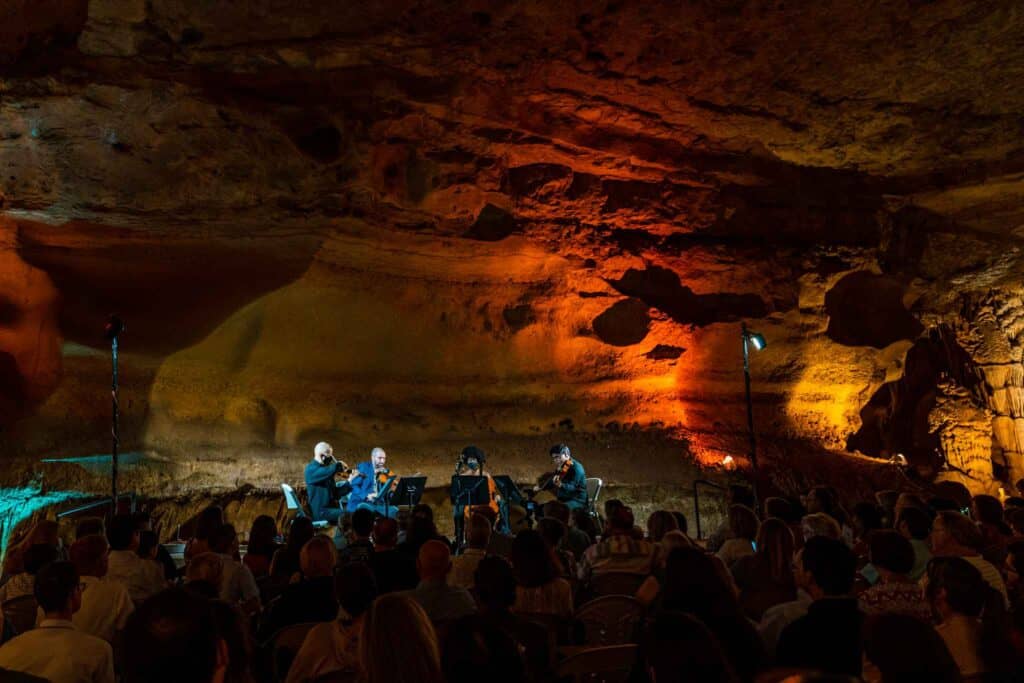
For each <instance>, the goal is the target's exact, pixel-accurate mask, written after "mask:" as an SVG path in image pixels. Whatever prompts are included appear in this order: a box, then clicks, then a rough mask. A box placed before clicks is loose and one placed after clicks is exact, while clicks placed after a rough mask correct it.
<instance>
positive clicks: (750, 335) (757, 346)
mask: <svg viewBox="0 0 1024 683" xmlns="http://www.w3.org/2000/svg"><path fill="white" fill-rule="evenodd" d="M743 338H744V339H745V340H746V342H747V343H748V344H750V345H751V346H753V347H754V350H755V351H761V350H762V349H764V347H766V346H768V342H766V341H765V340H764V335H763V334H760V333H759V332H751V331H750V330H747V331H746V332H744V336H743Z"/></svg>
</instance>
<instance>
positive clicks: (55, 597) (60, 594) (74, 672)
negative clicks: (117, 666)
mask: <svg viewBox="0 0 1024 683" xmlns="http://www.w3.org/2000/svg"><path fill="white" fill-rule="evenodd" d="M35 597H36V601H37V602H38V603H39V607H40V608H41V609H42V610H43V615H44V617H43V620H42V621H41V622H40V624H39V626H38V627H37V628H34V629H32V630H30V631H26V632H25V633H23V634H21V635H20V636H17V637H15V638H14V639H13V640H11V641H9V642H8V643H6V644H4V645H3V647H0V667H3V668H4V669H9V670H11V671H19V672H22V673H26V674H31V675H33V676H39V677H40V678H44V679H46V680H48V681H50V683H79V682H81V681H90V682H95V683H114V653H113V651H112V650H111V648H110V644H109V643H107V642H106V641H104V640H102V639H100V638H97V637H96V636H93V635H89V634H87V633H83V632H81V631H79V630H78V629H77V628H76V627H75V625H74V623H73V622H72V618H73V617H74V614H75V612H77V611H78V610H79V609H80V608H81V606H82V585H81V583H80V582H79V577H78V572H77V571H75V566H74V565H73V564H71V563H70V562H60V561H58V562H51V563H50V564H47V565H46V566H45V567H42V568H41V569H40V570H39V573H38V574H37V575H36V581H35Z"/></svg>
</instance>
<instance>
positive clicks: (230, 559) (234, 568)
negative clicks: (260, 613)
mask: <svg viewBox="0 0 1024 683" xmlns="http://www.w3.org/2000/svg"><path fill="white" fill-rule="evenodd" d="M210 549H211V550H212V551H213V552H215V553H217V555H219V556H220V559H221V560H223V562H224V571H223V575H222V577H221V584H220V599H221V600H223V601H224V602H226V603H228V604H229V605H235V606H239V607H240V608H241V610H242V612H243V613H244V614H253V613H255V612H256V611H257V610H258V609H259V606H260V589H259V588H257V587H256V579H255V578H253V575H252V572H251V571H249V568H248V567H246V566H245V565H244V564H242V563H241V562H240V561H238V560H236V559H235V558H236V557H238V535H237V534H236V533H235V527H234V526H232V525H231V524H222V525H221V526H220V527H219V528H218V529H217V530H216V531H214V532H213V535H212V536H211V537H210Z"/></svg>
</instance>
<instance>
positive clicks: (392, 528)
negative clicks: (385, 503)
mask: <svg viewBox="0 0 1024 683" xmlns="http://www.w3.org/2000/svg"><path fill="white" fill-rule="evenodd" d="M396 545H398V522H397V521H395V520H394V519H392V518H391V517H381V518H379V519H377V520H376V521H375V522H374V523H373V549H374V550H376V551H377V552H383V551H385V550H393V549H394V547H395V546H396Z"/></svg>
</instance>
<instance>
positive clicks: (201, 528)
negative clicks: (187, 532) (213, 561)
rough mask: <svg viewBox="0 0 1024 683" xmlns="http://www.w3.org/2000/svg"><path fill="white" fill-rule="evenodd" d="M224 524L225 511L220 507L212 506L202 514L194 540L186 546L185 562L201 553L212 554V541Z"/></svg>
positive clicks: (198, 520) (190, 540) (194, 533)
mask: <svg viewBox="0 0 1024 683" xmlns="http://www.w3.org/2000/svg"><path fill="white" fill-rule="evenodd" d="M223 524H224V510H223V509H222V508H221V507H220V506H218V505H211V506H209V507H207V508H205V509H204V510H203V511H202V512H200V513H199V516H198V517H197V518H196V526H195V531H194V532H193V533H192V538H191V539H189V541H188V543H186V544H185V562H188V561H189V560H191V559H192V558H193V557H195V556H196V555H199V554H201V553H208V552H211V550H212V548H211V547H210V539H211V538H212V537H213V533H214V532H215V531H217V529H219V528H220V527H221V526H223Z"/></svg>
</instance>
